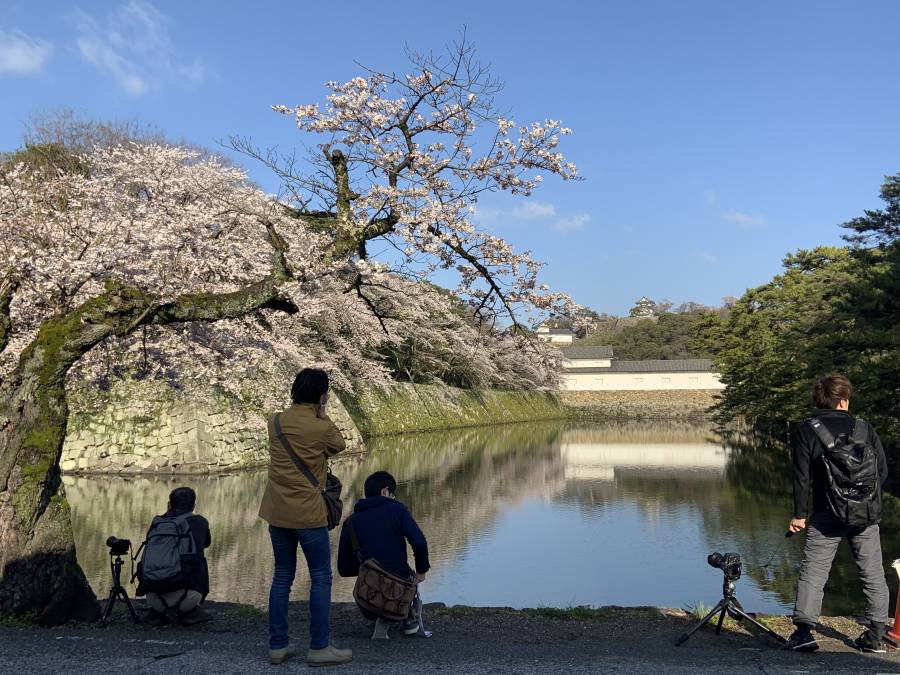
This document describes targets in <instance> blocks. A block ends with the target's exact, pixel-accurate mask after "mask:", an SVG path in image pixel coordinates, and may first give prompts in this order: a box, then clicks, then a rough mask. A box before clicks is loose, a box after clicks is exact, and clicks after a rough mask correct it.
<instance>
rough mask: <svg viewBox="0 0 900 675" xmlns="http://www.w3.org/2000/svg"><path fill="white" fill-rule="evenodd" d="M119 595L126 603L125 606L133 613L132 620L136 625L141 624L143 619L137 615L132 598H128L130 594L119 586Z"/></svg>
mask: <svg viewBox="0 0 900 675" xmlns="http://www.w3.org/2000/svg"><path fill="white" fill-rule="evenodd" d="M119 595H120V596H121V598H122V599H123V600H124V601H125V604H126V605H127V606H128V611H129V612H130V613H131V620H132V621H134V622H135V623H140V622H141V619H140V617H139V616H138V615H137V612H136V611H134V605H132V604H131V598H129V597H128V593H127V592H126V591H125V589H124V588H122V587H121V586H119Z"/></svg>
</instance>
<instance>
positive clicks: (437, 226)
mask: <svg viewBox="0 0 900 675" xmlns="http://www.w3.org/2000/svg"><path fill="white" fill-rule="evenodd" d="M411 57H412V60H413V65H414V72H413V74H411V75H406V76H397V75H390V74H386V73H378V72H374V71H369V72H368V73H367V74H366V75H365V76H364V77H359V78H355V79H353V80H351V81H350V82H347V83H343V84H339V83H333V82H332V83H328V85H327V86H328V89H329V90H330V92H331V93H330V95H329V96H328V99H327V101H328V102H327V104H326V105H325V106H324V109H322V110H321V111H320V109H319V108H318V107H317V106H314V105H312V106H309V105H302V106H295V107H292V108H286V107H276V109H277V110H278V111H279V112H282V113H285V114H290V115H292V116H293V117H294V118H295V120H296V123H297V125H298V127H299V128H300V130H301V131H303V132H304V133H305V134H307V135H309V136H311V137H318V138H319V140H321V141H322V142H320V143H318V144H317V146H316V147H315V149H314V151H313V165H312V167H306V168H304V169H303V171H300V165H299V162H297V161H295V159H294V158H291V157H288V158H285V157H282V156H279V155H277V154H276V153H274V152H260V151H258V150H256V149H254V148H253V147H252V146H251V144H250V143H249V141H241V140H235V145H236V146H237V147H238V148H240V149H242V150H244V151H245V152H247V153H250V154H252V155H254V156H257V157H258V158H260V159H262V160H263V161H265V162H266V163H267V164H268V165H269V166H271V167H272V168H273V169H275V170H276V171H277V172H278V174H279V175H280V176H281V178H282V179H283V183H284V191H283V192H282V193H281V194H280V195H278V196H277V197H273V196H271V195H267V194H264V193H263V192H261V191H260V190H259V189H257V188H256V187H254V186H253V185H252V184H250V183H249V181H248V180H247V178H246V176H245V174H244V173H243V172H242V171H241V170H240V169H238V168H235V167H233V166H231V165H230V164H228V163H226V162H223V161H222V160H220V159H218V158H216V157H214V156H210V155H208V154H207V153H203V152H199V151H196V150H192V149H189V148H183V147H173V146H170V145H166V144H162V143H158V142H144V143H132V142H127V141H123V142H118V143H116V144H113V145H112V146H110V147H98V148H96V149H94V150H93V151H92V152H90V153H87V154H84V153H82V154H76V155H74V156H73V155H71V153H68V154H67V153H66V152H65V151H64V149H62V150H61V149H60V148H48V150H49V152H48V153H46V156H45V157H44V159H46V160H47V161H41V162H27V161H19V160H21V159H22V158H21V157H16V156H14V157H13V158H12V159H10V160H8V161H6V162H5V163H4V164H3V165H2V168H0V378H2V381H0V430H2V431H0V613H4V612H9V613H14V614H24V613H33V614H35V615H36V616H37V618H38V620H39V621H40V622H42V623H55V622H59V621H63V620H66V619H69V618H81V619H88V618H92V617H94V616H95V615H96V613H97V605H96V602H94V595H93V592H92V591H91V590H90V588H89V586H88V585H87V582H86V581H85V578H84V575H83V573H82V571H81V569H80V568H79V567H78V563H77V560H76V557H75V551H74V544H73V539H72V532H71V523H70V520H69V512H68V504H67V502H66V500H65V494H64V491H63V489H62V485H61V481H60V472H59V466H58V463H59V457H60V453H61V450H62V445H63V440H64V438H65V433H66V425H67V420H68V403H67V395H66V384H67V376H68V375H69V373H70V372H72V371H73V370H74V371H75V372H81V374H82V376H89V375H90V374H91V373H92V369H93V371H96V369H97V368H99V367H100V366H101V364H102V361H103V359H102V358H101V356H102V351H103V350H108V349H117V350H119V353H120V354H121V355H123V357H129V355H130V358H135V357H138V356H139V354H140V351H141V350H142V348H143V347H144V346H145V343H146V340H147V336H148V335H149V336H150V338H151V340H152V341H153V342H154V344H155V346H156V347H157V348H159V349H161V351H164V352H166V353H167V354H168V355H169V357H171V358H175V359H177V360H179V362H180V363H181V364H183V365H184V366H185V370H190V371H191V373H193V375H194V376H197V377H200V378H203V377H207V376H209V375H210V374H214V373H217V372H221V370H218V371H217V370H216V368H214V367H213V365H214V364H210V363H209V362H208V361H207V360H206V357H209V359H210V360H211V361H214V360H215V358H216V356H217V355H220V354H223V353H227V352H228V351H229V350H232V351H233V352H235V353H236V352H238V351H239V353H240V354H241V356H242V358H243V359H244V360H245V361H246V362H247V363H248V364H250V365H251V366H252V365H255V364H266V363H272V362H274V361H279V360H285V361H291V360H292V361H294V362H303V361H305V360H309V359H311V358H314V359H317V360H320V361H321V362H324V363H325V364H326V365H331V366H333V367H334V368H335V370H336V371H337V372H336V375H337V377H338V378H353V377H355V378H366V379H375V380H378V379H382V380H385V379H387V377H388V375H389V369H390V368H395V367H396V366H397V365H398V364H399V363H400V361H395V362H394V363H391V362H390V360H389V359H388V360H387V362H386V360H385V349H386V348H387V350H388V351H390V350H391V349H393V350H394V351H395V352H400V351H402V350H403V349H406V348H408V347H410V346H411V345H412V346H413V348H414V349H416V348H417V347H416V345H426V346H427V350H425V352H427V358H429V359H437V360H438V361H440V362H441V363H443V362H444V361H447V362H452V361H453V360H454V359H456V358H457V355H458V354H460V353H463V354H468V358H469V359H470V360H471V362H472V363H473V364H477V365H478V367H477V369H476V370H479V371H480V372H481V373H482V374H481V377H482V381H483V382H484V383H487V384H489V385H494V386H508V385H511V384H515V383H519V384H521V383H522V382H529V383H534V384H535V385H538V386H546V385H548V384H552V382H551V380H552V378H551V377H549V376H548V373H550V372H551V370H552V368H553V366H554V365H555V361H554V358H555V356H554V355H553V354H552V353H551V352H550V351H548V350H547V349H546V348H543V347H542V346H540V345H537V344H534V343H532V342H531V340H530V338H529V335H528V333H527V331H524V330H521V329H522V328H523V327H526V326H527V325H533V324H534V323H537V322H539V321H540V320H542V319H544V318H546V317H547V316H548V315H549V316H554V315H565V314H568V313H570V312H571V311H572V310H573V309H574V308H575V305H574V304H573V303H572V302H571V300H570V299H569V298H568V297H567V296H566V295H565V294H562V293H555V292H550V291H549V289H547V288H546V287H545V286H542V285H540V284H539V283H538V281H537V274H538V272H539V270H540V267H541V265H540V264H539V263H538V262H536V261H535V260H534V259H533V258H532V257H531V256H530V255H529V254H527V253H516V252H514V251H513V249H512V247H511V246H510V245H509V244H508V243H507V242H505V241H503V240H502V239H500V238H498V237H496V236H494V235H492V234H491V233H489V232H486V231H484V230H483V229H482V228H479V227H478V225H477V223H476V222H475V221H474V220H473V211H474V207H475V204H476V203H477V200H478V198H479V196H480V195H481V194H482V193H484V192H488V191H495V190H502V191H508V192H511V193H513V194H518V195H523V196H528V195H530V194H531V193H532V192H533V191H534V190H535V189H536V188H537V187H538V186H539V184H540V182H541V180H542V176H543V175H557V176H559V177H561V178H562V179H564V180H571V179H576V178H577V174H576V171H575V167H574V166H573V165H572V164H570V163H568V162H566V160H565V158H564V157H563V155H562V154H561V153H560V152H559V150H558V149H557V146H558V144H559V142H560V138H561V137H562V136H565V135H567V134H568V133H569V130H568V129H566V128H565V127H563V126H562V125H561V124H560V123H559V122H557V121H555V120H546V121H544V122H542V123H535V124H531V125H523V126H518V125H516V124H515V123H513V122H512V121H511V120H510V119H508V117H506V116H501V115H499V114H498V113H497V111H496V109H495V107H494V104H493V96H494V95H495V94H496V93H497V91H498V90H499V85H498V83H497V82H496V81H494V80H493V79H491V78H490V76H489V74H488V72H487V71H486V70H485V69H484V68H482V67H481V66H480V65H479V64H478V63H477V62H476V61H475V59H474V55H473V51H472V48H471V46H470V45H468V44H466V43H465V42H463V43H462V44H461V45H459V46H458V47H457V48H456V49H455V51H451V52H450V53H449V54H448V55H447V56H443V57H438V56H432V55H427V56H420V55H415V54H413V55H411ZM479 148H480V149H479ZM60 159H64V160H65V161H58V160H60ZM376 242H378V243H379V246H378V248H379V249H392V250H393V251H394V255H392V256H386V255H384V254H381V255H375V254H373V253H372V250H371V249H373V248H374V244H375V243H376ZM378 252H379V251H376V253H378ZM439 269H444V270H449V271H453V272H455V273H456V275H457V278H458V286H457V288H456V289H455V293H456V294H458V295H459V296H460V297H462V298H464V300H465V302H466V308H465V311H464V312H462V313H458V314H457V316H462V317H464V318H465V320H463V321H458V322H455V323H454V321H453V320H452V317H451V316H450V314H452V312H450V313H448V310H447V308H448V306H449V305H448V304H447V303H446V299H445V298H444V299H441V298H439V297H438V296H439V295H440V294H438V293H436V292H435V289H434V288H433V287H431V286H429V285H427V284H425V283H424V279H426V278H427V277H429V276H430V275H432V274H433V273H434V272H436V271H437V270H439ZM442 302H443V303H444V304H443V309H441V303H442ZM438 325H441V326H443V328H444V330H443V331H435V326H438ZM454 331H455V332H454ZM438 333H440V339H438V337H437V334H438ZM98 347H99V349H97V348H98ZM466 350H468V352H466ZM523 350H529V351H530V358H529V359H522V358H521V353H522V351H523ZM422 351H423V350H421V349H420V350H419V353H422ZM441 359H443V361H441ZM437 370H438V371H439V370H440V368H438V369H437ZM232 383H233V382H232ZM348 384H349V383H348Z"/></svg>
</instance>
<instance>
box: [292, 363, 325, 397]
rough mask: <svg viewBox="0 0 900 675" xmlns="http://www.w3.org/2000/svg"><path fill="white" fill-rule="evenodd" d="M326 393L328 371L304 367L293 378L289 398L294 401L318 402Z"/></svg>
mask: <svg viewBox="0 0 900 675" xmlns="http://www.w3.org/2000/svg"><path fill="white" fill-rule="evenodd" d="M327 393H328V373H326V372H325V371H324V370H321V369H320V368H304V369H303V370H301V371H300V372H299V373H297V377H295V378H294V385H293V386H292V387H291V399H292V400H293V401H294V403H318V402H319V399H321V398H322V395H323V394H327Z"/></svg>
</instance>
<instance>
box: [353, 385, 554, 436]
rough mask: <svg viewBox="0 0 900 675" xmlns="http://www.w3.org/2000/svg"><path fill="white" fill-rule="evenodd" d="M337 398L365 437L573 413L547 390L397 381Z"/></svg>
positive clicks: (536, 418) (524, 420)
mask: <svg viewBox="0 0 900 675" xmlns="http://www.w3.org/2000/svg"><path fill="white" fill-rule="evenodd" d="M341 398H342V399H343V401H344V405H345V406H346V408H347V410H348V411H349V413H350V415H351V416H352V417H353V419H354V421H355V422H356V426H357V427H358V428H359V430H360V432H362V435H363V436H364V437H365V438H369V437H372V436H385V435H389V434H402V433H409V432H414V431H436V430H440V429H454V428H458V427H472V426H478V425H481V424H501V423H509V422H527V421H533V420H546V419H559V418H563V417H567V416H569V415H570V414H571V411H569V410H568V409H567V408H566V407H565V406H564V405H563V404H562V403H561V402H560V400H559V399H558V398H557V397H556V396H555V395H554V394H551V393H548V392H529V391H498V390H486V391H473V390H469V389H456V388H454V387H447V386H443V385H422V384H417V385H413V384H406V383H398V384H395V385H392V386H391V387H389V388H387V389H379V388H376V387H366V386H358V387H357V389H356V392H355V393H353V394H342V395H341Z"/></svg>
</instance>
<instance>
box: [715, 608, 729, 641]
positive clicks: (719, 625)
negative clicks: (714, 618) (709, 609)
mask: <svg viewBox="0 0 900 675" xmlns="http://www.w3.org/2000/svg"><path fill="white" fill-rule="evenodd" d="M727 611H728V605H727V604H726V605H725V606H724V607H722V611H721V612H719V621H718V623H717V624H716V635H718V634H719V633H721V632H722V624H723V623H725V614H726V612H727Z"/></svg>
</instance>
